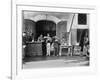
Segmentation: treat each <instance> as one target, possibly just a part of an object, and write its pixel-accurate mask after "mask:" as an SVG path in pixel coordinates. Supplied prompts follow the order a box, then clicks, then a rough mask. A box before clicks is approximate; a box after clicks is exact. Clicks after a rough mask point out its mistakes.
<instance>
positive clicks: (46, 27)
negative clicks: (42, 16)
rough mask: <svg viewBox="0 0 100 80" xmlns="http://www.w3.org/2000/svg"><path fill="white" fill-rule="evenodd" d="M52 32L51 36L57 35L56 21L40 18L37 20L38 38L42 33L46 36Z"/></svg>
mask: <svg viewBox="0 0 100 80" xmlns="http://www.w3.org/2000/svg"><path fill="white" fill-rule="evenodd" d="M48 33H49V34H50V36H51V37H53V36H55V35H56V23H54V22H53V21H50V20H40V21H37V22H36V34H37V35H36V36H37V38H38V37H39V36H40V35H41V34H42V35H43V36H46V35H47V34H48Z"/></svg>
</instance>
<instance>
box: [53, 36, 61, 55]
mask: <svg viewBox="0 0 100 80" xmlns="http://www.w3.org/2000/svg"><path fill="white" fill-rule="evenodd" d="M59 47H60V43H59V40H58V39H57V38H55V40H54V49H55V56H59Z"/></svg>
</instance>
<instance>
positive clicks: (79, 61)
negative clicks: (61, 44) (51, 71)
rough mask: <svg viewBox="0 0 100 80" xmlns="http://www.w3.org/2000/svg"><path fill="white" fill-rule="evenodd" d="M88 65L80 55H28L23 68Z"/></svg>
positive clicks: (86, 60) (85, 59) (87, 61)
mask: <svg viewBox="0 0 100 80" xmlns="http://www.w3.org/2000/svg"><path fill="white" fill-rule="evenodd" d="M75 66H89V60H88V59H87V58H86V57H84V56H83V57H82V56H81V57H80V56H48V57H46V56H44V57H41V56H40V57H39V56H37V57H28V58H26V59H25V64H23V68H24V69H31V68H53V67H75Z"/></svg>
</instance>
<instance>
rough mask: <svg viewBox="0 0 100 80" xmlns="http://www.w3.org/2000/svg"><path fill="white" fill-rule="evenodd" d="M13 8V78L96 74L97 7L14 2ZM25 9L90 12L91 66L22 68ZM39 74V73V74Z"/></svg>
mask: <svg viewBox="0 0 100 80" xmlns="http://www.w3.org/2000/svg"><path fill="white" fill-rule="evenodd" d="M14 5H15V6H13V9H12V54H11V55H12V69H11V75H12V79H15V78H21V79H23V78H38V77H40V78H41V77H46V76H47V77H51V76H52V77H53V76H66V75H68V76H69V75H71V76H72V75H81V74H82V75H87V74H94V73H96V71H97V66H96V65H97V63H96V62H97V52H96V48H97V47H96V40H95V39H96V36H95V33H96V29H95V28H96V27H95V26H97V25H96V9H95V8H84V7H83V8H77V7H59V6H39V5H21V4H17V5H16V4H14ZM24 10H32V11H45V12H48V11H49V12H65V13H67V12H70V13H88V14H90V18H89V21H90V24H89V29H90V54H91V55H90V66H89V67H66V68H65V67H62V68H45V69H42V68H40V69H22V36H21V35H22V25H23V24H22V23H23V21H22V17H23V16H22V12H23V11H24ZM38 74H39V75H38ZM65 74H66V75H65Z"/></svg>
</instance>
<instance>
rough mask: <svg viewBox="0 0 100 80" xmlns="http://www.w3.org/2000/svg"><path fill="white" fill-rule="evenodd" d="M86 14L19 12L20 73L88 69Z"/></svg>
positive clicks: (88, 32)
mask: <svg viewBox="0 0 100 80" xmlns="http://www.w3.org/2000/svg"><path fill="white" fill-rule="evenodd" d="M89 22H90V14H89V13H75V12H49V11H34V10H33V11H31V10H23V11H22V69H36V68H60V67H66V68H67V67H83V66H86V67H89V66H90V55H91V53H90V47H91V46H90V29H89V28H90V26H89Z"/></svg>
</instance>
